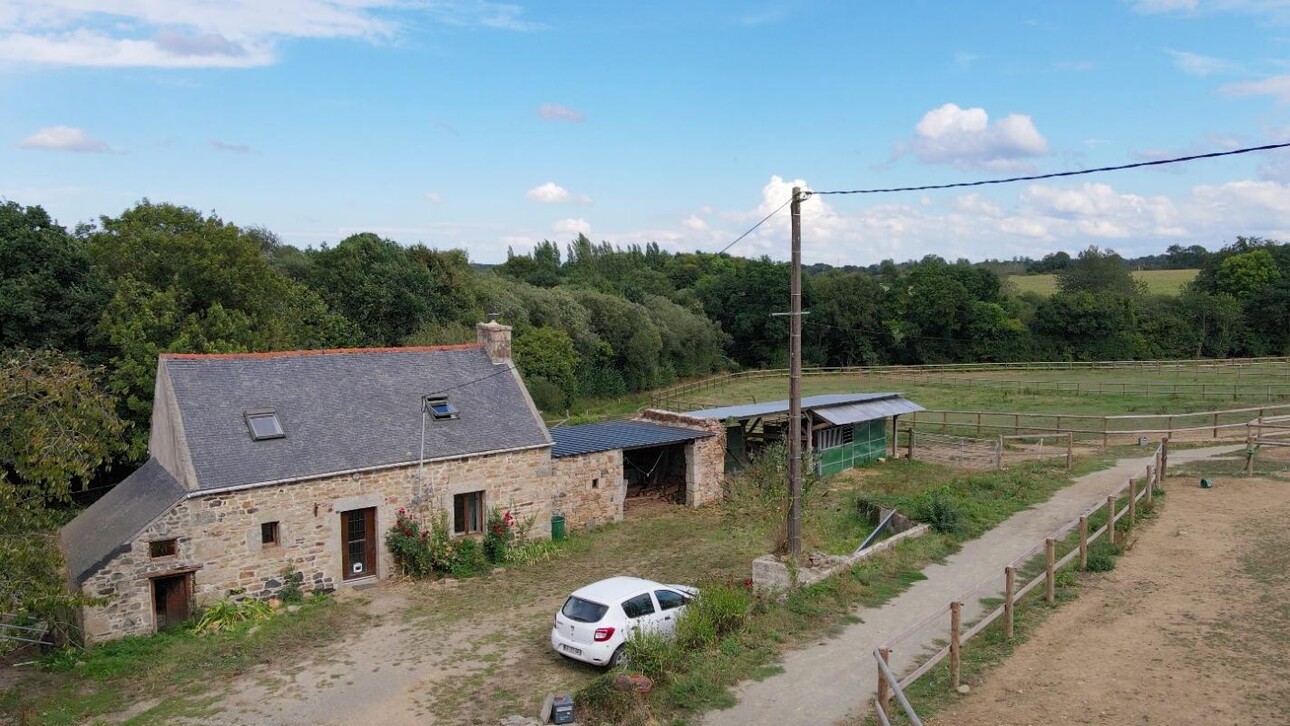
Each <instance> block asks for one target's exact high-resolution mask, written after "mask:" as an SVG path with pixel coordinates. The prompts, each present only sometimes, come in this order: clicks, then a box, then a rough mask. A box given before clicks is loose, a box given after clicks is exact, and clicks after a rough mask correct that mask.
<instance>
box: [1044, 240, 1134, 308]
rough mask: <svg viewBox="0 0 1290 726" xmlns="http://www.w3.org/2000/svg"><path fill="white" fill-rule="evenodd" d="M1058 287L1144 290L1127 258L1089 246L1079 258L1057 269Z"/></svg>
mask: <svg viewBox="0 0 1290 726" xmlns="http://www.w3.org/2000/svg"><path fill="white" fill-rule="evenodd" d="M1057 289H1059V290H1061V291H1062V292H1065V293H1079V292H1089V293H1100V292H1109V293H1112V294H1115V295H1124V296H1131V295H1136V294H1138V293H1139V292H1141V289H1140V287H1139V286H1138V285H1137V283H1136V282H1134V279H1133V274H1132V273H1131V272H1129V266H1128V265H1127V264H1125V262H1124V258H1122V257H1120V256H1119V255H1117V254H1116V253H1115V251H1114V250H1101V249H1098V248H1097V247H1089V248H1088V249H1086V250H1084V251H1083V252H1081V253H1079V259H1076V260H1075V261H1073V262H1071V263H1070V264H1069V265H1067V266H1066V267H1065V268H1064V269H1062V270H1060V271H1058V272H1057Z"/></svg>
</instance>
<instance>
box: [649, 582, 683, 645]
mask: <svg viewBox="0 0 1290 726" xmlns="http://www.w3.org/2000/svg"><path fill="white" fill-rule="evenodd" d="M654 599H655V601H657V602H658V618H659V632H661V633H663V634H664V635H666V636H668V637H671V636H673V635H675V634H676V621H677V620H678V619H679V618H680V617H681V613H683V612H685V604H686V603H687V602H689V601H690V598H688V597H686V596H685V595H682V594H681V593H679V592H677V591H675V590H655V591H654Z"/></svg>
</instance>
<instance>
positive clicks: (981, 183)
mask: <svg viewBox="0 0 1290 726" xmlns="http://www.w3.org/2000/svg"><path fill="white" fill-rule="evenodd" d="M1287 147H1290V142H1287V143H1283V144H1267V145H1265V146H1250V147H1246V148H1243V149H1233V150H1231V151H1214V152H1211V153H1208V154H1193V155H1192V156H1178V157H1174V158H1172V159H1157V160H1155V161H1139V162H1135V163H1133V164H1121V165H1120V166H1100V167H1097V168H1096V169H1081V170H1079V171H1057V172H1052V173H1050V174H1034V175H1032V176H1014V177H1008V178H1007V179H982V180H979V181H970V182H956V183H954V184H927V185H923V186H916V187H887V188H881V189H833V190H829V191H823V192H815V191H806V192H803V194H804V195H805V196H808V197H809V196H812V195H817V194H818V195H820V196H824V195H826V194H890V193H892V192H924V191H932V190H934V189H956V188H959V187H981V186H987V185H992V184H1012V183H1015V182H1022V181H1038V180H1040V179H1057V178H1060V177H1068V176H1084V175H1085V174H1101V173H1103V172H1108V171H1124V170H1125V169H1140V168H1142V167H1147V166H1165V165H1167V164H1181V163H1183V162H1187V161H1196V160H1197V159H1215V158H1218V157H1220V156H1236V155H1238V154H1251V153H1254V152H1256V151H1272V150H1274V149H1284V148H1287ZM785 204H787V202H785ZM781 209H782V207H781ZM775 211H779V210H775ZM762 221H765V220H762ZM759 224H760V223H759ZM754 229H756V228H755V227H754ZM749 231H751V230H749ZM740 239H743V237H740ZM738 241H739V240H735V242H738ZM730 244H731V245H733V244H734V242H731V243H730ZM726 249H729V246H728V247H727V248H726ZM722 252H725V250H722Z"/></svg>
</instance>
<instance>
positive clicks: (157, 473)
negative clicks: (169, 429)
mask: <svg viewBox="0 0 1290 726" xmlns="http://www.w3.org/2000/svg"><path fill="white" fill-rule="evenodd" d="M185 494H186V492H185V491H184V488H183V487H182V486H180V484H179V482H177V481H175V478H174V477H173V476H171V475H170V472H168V471H166V470H165V468H163V467H162V466H161V464H160V463H158V462H157V460H156V459H148V462H147V463H146V464H144V465H143V466H141V467H139V468H138V469H137V470H135V472H134V473H133V474H131V475H130V476H128V477H126V478H125V481H122V482H121V483H120V484H117V485H116V486H114V487H112V488H111V489H110V490H108V493H107V494H104V495H103V496H102V497H101V498H100V499H99V500H98V501H97V502H94V503H93V504H91V505H90V506H89V507H88V508H87V509H86V510H85V511H84V512H81V514H80V515H79V516H78V517H76V519H73V520H72V521H70V522H68V523H67V524H66V525H64V526H63V528H62V530H60V536H61V537H62V540H63V551H64V552H65V553H66V556H67V571H68V573H69V574H70V575H71V576H72V579H73V580H75V581H76V583H77V584H80V583H82V582H84V581H85V578H87V577H89V576H90V575H92V574H94V571H95V570H97V569H98V568H99V567H100V566H101V565H103V564H104V563H106V562H107V561H108V560H110V559H111V558H112V557H113V556H115V555H116V554H117V552H118V551H120V550H122V549H123V548H124V547H125V546H126V545H127V544H128V543H129V541H130V540H131V539H132V538H134V536H135V535H136V534H138V533H139V531H140V530H142V529H143V528H144V527H146V526H148V524H150V523H151V522H152V520H154V519H156V518H157V517H160V516H161V515H162V514H164V513H165V512H166V510H167V509H170V508H171V507H172V506H174V505H175V503H176V502H178V501H179V500H180V499H183V497H184V495H185Z"/></svg>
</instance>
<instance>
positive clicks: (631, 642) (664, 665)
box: [623, 630, 685, 681]
mask: <svg viewBox="0 0 1290 726" xmlns="http://www.w3.org/2000/svg"><path fill="white" fill-rule="evenodd" d="M623 649H624V653H625V655H626V656H627V662H626V663H625V664H624V665H625V667H626V668H627V669H629V670H632V671H634V672H637V673H644V674H645V675H647V676H649V677H650V678H653V679H654V680H655V681H662V680H664V679H665V678H667V677H668V676H670V675H672V674H674V673H678V672H680V671H682V670H684V668H685V652H684V650H683V649H682V648H681V646H680V644H679V643H678V642H677V641H676V640H674V639H672V638H668V637H665V636H663V635H661V634H659V633H646V632H642V631H639V630H638V631H636V632H634V633H632V637H630V638H628V639H627V642H625V643H623Z"/></svg>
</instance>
